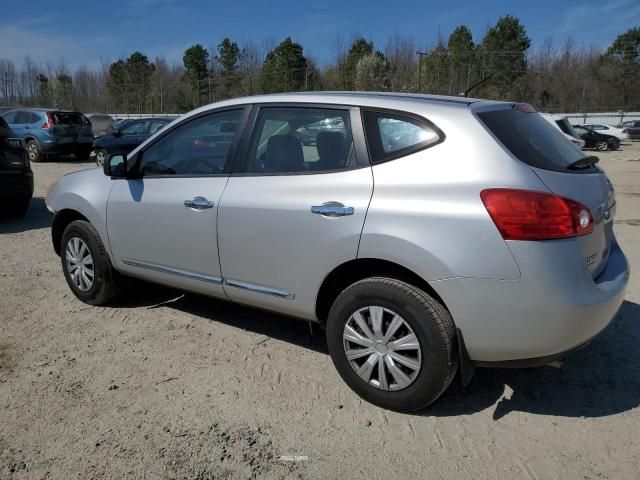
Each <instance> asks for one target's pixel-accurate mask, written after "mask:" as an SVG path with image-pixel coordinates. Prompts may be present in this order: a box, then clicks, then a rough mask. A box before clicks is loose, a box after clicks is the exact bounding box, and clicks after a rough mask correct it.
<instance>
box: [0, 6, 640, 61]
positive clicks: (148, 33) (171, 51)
mask: <svg viewBox="0 0 640 480" xmlns="http://www.w3.org/2000/svg"><path fill="white" fill-rule="evenodd" d="M0 12H1V13H2V14H1V15H0V58H8V59H10V60H13V61H15V62H17V63H20V62H22V61H23V59H24V57H25V55H29V56H31V57H32V58H33V59H34V60H36V61H37V62H39V63H40V62H42V63H44V62H47V61H48V62H51V63H57V62H58V60H59V59H60V58H61V57H63V58H64V59H65V61H66V64H67V65H68V66H69V67H70V68H72V69H73V68H76V67H77V66H79V65H82V64H86V65H88V66H90V67H96V66H98V65H100V63H101V62H111V61H114V60H116V59H118V58H126V57H127V56H128V55H130V54H131V53H132V52H134V51H136V50H139V51H141V52H143V53H145V54H146V55H148V56H149V57H150V58H151V59H153V58H155V57H156V56H164V57H165V58H166V59H167V60H168V61H169V62H181V59H182V54H183V52H184V50H185V49H186V48H188V47H189V46H191V45H193V44H195V43H201V44H202V45H204V46H205V47H215V45H217V44H218V43H219V42H220V40H222V39H223V38H224V37H229V38H231V39H232V40H234V41H237V42H238V43H242V42H245V41H252V42H254V43H255V44H256V45H257V46H258V47H262V48H264V46H265V45H269V44H275V43H277V42H279V41H281V40H283V39H284V38H286V37H287V36H291V37H292V38H293V39H294V40H295V41H297V42H299V43H301V44H302V46H303V47H304V53H305V55H309V56H311V57H312V58H313V59H315V60H316V62H317V63H318V64H319V65H325V64H327V63H331V62H332V61H333V60H334V58H335V52H336V45H337V40H338V38H341V39H342V40H343V42H345V43H349V42H350V40H352V39H353V37H354V35H361V36H363V37H365V38H367V39H369V40H372V41H373V42H374V44H375V47H376V48H378V49H381V50H383V49H384V47H385V45H386V43H387V41H388V39H389V38H390V37H392V36H394V35H396V34H398V35H400V36H412V37H413V38H414V39H415V41H416V43H417V45H418V46H429V45H433V44H434V43H435V42H436V41H437V39H438V35H441V36H442V37H443V38H445V39H446V38H447V37H448V35H449V34H450V33H451V31H452V30H453V29H454V28H455V27H456V26H457V25H460V24H466V25H467V26H468V27H469V28H471V31H472V32H473V35H474V40H476V41H479V40H481V38H482V36H483V34H484V32H486V30H487V28H489V27H490V26H491V25H493V24H494V23H495V22H496V20H497V19H498V18H499V17H501V16H503V15H507V14H511V15H515V16H516V17H518V18H519V19H520V20H521V22H522V23H523V24H524V26H525V27H526V30H527V33H528V35H529V36H530V37H531V39H532V42H533V47H534V48H535V47H536V46H539V45H541V44H543V43H544V42H545V41H546V40H549V39H550V40H552V41H553V42H554V43H555V44H556V45H557V46H559V45H561V44H562V43H563V42H564V40H565V39H566V38H567V37H572V38H573V40H574V41H575V42H576V43H577V44H578V45H584V46H587V47H589V46H595V47H596V48H603V49H604V48H606V47H607V46H608V45H610V44H611V43H612V42H613V40H614V39H615V37H616V36H617V35H618V34H619V33H622V32H624V31H626V30H628V29H629V28H632V27H638V26H640V0H597V1H592V0H577V1H574V0H562V1H558V0H510V1H507V0H503V1H501V2H482V1H480V0H476V1H473V0H457V1H455V2H442V1H438V2H435V1H429V0H421V1H418V0H407V1H402V0H395V1H390V0H386V1H378V0H369V1H362V0H297V1H294V0H272V1H266V0H264V1H258V0H253V1H242V0H240V1H229V0H227V1H218V0H209V1H207V0H125V1H123V0H109V1H103V2H97V1H87V0H84V1H75V0H58V1H53V2H52V1H51V0H46V1H41V0H29V1H17V0H0Z"/></svg>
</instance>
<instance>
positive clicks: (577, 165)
mask: <svg viewBox="0 0 640 480" xmlns="http://www.w3.org/2000/svg"><path fill="white" fill-rule="evenodd" d="M599 161H600V159H599V158H598V157H596V156H595V155H589V156H588V157H582V158H581V159H580V160H576V161H575V162H573V163H570V164H569V165H567V168H568V169H569V170H584V169H585V168H589V167H593V166H594V165H595V164H596V163H598V162H599Z"/></svg>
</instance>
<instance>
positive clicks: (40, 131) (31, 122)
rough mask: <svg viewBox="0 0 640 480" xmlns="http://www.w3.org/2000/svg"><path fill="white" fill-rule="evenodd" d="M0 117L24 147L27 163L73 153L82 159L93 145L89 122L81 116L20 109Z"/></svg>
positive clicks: (43, 110) (34, 109)
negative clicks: (24, 144)
mask: <svg viewBox="0 0 640 480" xmlns="http://www.w3.org/2000/svg"><path fill="white" fill-rule="evenodd" d="M2 117H3V118H4V120H5V121H6V122H7V123H8V124H9V127H11V129H12V130H13V131H14V132H15V133H16V135H17V136H18V137H20V138H22V139H24V141H25V142H26V144H27V153H28V155H29V160H31V161H32V162H40V161H42V160H44V159H45V158H46V157H47V156H52V155H69V154H73V155H75V156H76V157H77V158H78V159H82V160H86V159H87V158H88V157H89V153H90V152H91V147H92V145H93V133H92V131H91V122H90V121H89V119H88V118H87V117H85V116H84V115H83V114H82V113H78V112H71V111H65V110H46V109H40V108H29V109H26V108H20V109H15V110H10V111H9V112H6V113H3V114H2Z"/></svg>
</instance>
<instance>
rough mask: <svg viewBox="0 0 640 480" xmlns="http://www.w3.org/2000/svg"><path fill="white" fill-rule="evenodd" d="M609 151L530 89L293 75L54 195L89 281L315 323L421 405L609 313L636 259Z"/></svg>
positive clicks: (66, 183) (367, 393)
mask: <svg viewBox="0 0 640 480" xmlns="http://www.w3.org/2000/svg"><path fill="white" fill-rule="evenodd" d="M336 120H339V121H340V122H341V123H342V125H343V127H342V128H335V129H333V130H332V131H324V132H320V133H318V135H317V139H316V143H317V145H316V148H315V149H314V148H311V147H309V146H307V147H305V148H303V147H302V145H301V142H300V140H299V139H298V138H297V137H296V136H295V132H296V131H298V130H299V129H300V128H301V127H304V126H309V125H313V124H314V123H316V122H319V121H327V122H331V123H333V124H335V123H336V122H335V121H336ZM338 123H339V122H338ZM596 161H597V158H596V157H593V156H585V155H584V153H583V152H581V151H580V150H579V149H577V148H575V147H574V146H573V145H572V144H570V143H569V142H567V141H566V140H565V137H564V136H563V135H562V134H561V133H560V132H559V131H558V130H557V129H555V128H553V127H552V126H550V125H549V123H547V122H546V121H545V120H544V119H542V118H541V117H540V115H538V114H537V113H535V110H534V109H533V108H531V107H530V106H529V105H525V104H515V103H507V102H488V101H482V100H475V99H470V98H458V97H438V96H427V95H411V96H405V95H400V94H380V93H370V94H369V93H306V94H280V95H267V96H259V97H246V98H241V99H235V100H229V101H225V102H220V103H215V104H212V105H209V106H206V107H203V108H200V109H198V110H195V111H194V112H192V113H190V114H187V115H185V116H183V117H182V118H181V119H179V120H178V121H176V122H175V123H173V124H172V125H170V126H169V127H167V128H166V129H164V130H162V131H160V132H158V133H156V134H155V135H154V136H152V137H151V138H150V139H148V140H147V141H146V142H144V143H143V144H142V145H140V146H139V147H138V148H136V149H135V150H134V151H133V152H131V153H130V154H129V155H113V156H111V157H109V158H108V161H107V162H105V165H104V168H103V169H102V170H101V169H89V170H84V171H79V172H75V173H71V174H68V175H65V176H63V177H62V178H61V179H60V181H59V182H58V183H57V185H55V186H54V187H53V189H52V191H51V192H50V194H49V195H48V197H47V200H46V202H47V205H48V208H49V209H50V210H51V211H52V212H53V213H54V215H55V216H54V219H53V225H52V229H51V234H52V241H53V247H54V249H55V252H56V253H57V254H58V255H60V257H61V264H62V270H63V272H64V276H65V278H66V281H67V283H68V285H69V288H70V289H71V291H72V292H73V293H74V294H75V296H76V297H77V298H79V299H80V300H81V301H83V302H86V303H88V304H91V305H101V304H105V303H108V302H109V301H110V300H111V299H113V298H114V295H115V294H116V291H117V289H118V288H119V287H120V286H121V276H119V275H116V272H119V273H120V274H122V275H125V276H132V277H137V278H141V279H145V280H149V281H152V282H157V283H160V284H165V285H169V286H171V287H175V288H180V289H184V290H187V291H192V292H197V293H201V294H205V295H210V296H212V297H217V298H221V299H226V300H231V301H233V302H238V303H242V304H247V305H252V306H254V307H258V308H263V309H267V310H273V311H277V312H281V313H283V314H286V315H290V316H294V317H298V318H301V319H304V320H307V321H311V322H318V323H321V324H323V325H325V326H326V333H327V342H328V347H329V353H330V355H331V358H332V360H333V363H334V365H335V366H336V368H337V370H338V372H339V373H340V375H341V376H342V378H343V379H344V380H345V381H346V383H347V384H348V385H349V386H350V387H351V388H352V389H353V390H354V391H355V392H357V393H358V394H359V395H361V396H362V397H363V398H365V399H366V400H368V401H370V402H372V403H374V404H376V405H379V406H382V407H385V408H389V409H394V410H399V411H410V410H416V409H420V408H422V407H424V406H426V405H428V404H429V403H431V402H433V401H434V400H435V399H436V398H438V397H439V396H440V394H441V393H442V392H443V391H444V390H445V389H446V388H447V386H448V385H449V384H450V382H451V381H452V379H453V377H454V375H455V374H456V372H457V371H458V370H460V374H461V379H462V381H463V383H465V384H466V383H468V381H469V380H470V378H471V376H472V375H473V371H474V368H475V367H476V366H483V367H489V366H499V367H504V366H518V367H523V366H536V365H545V364H548V363H550V362H552V361H556V360H558V359H561V358H563V357H565V356H566V355H567V354H568V353H569V352H571V351H573V350H575V349H577V348H580V347H582V346H584V345H586V344H587V343H589V342H590V341H591V340H592V339H593V338H594V337H595V336H596V335H598V334H599V333H600V332H601V331H602V330H603V329H604V328H605V327H606V326H607V325H608V324H609V322H610V321H611V320H612V319H613V317H614V315H615V314H616V312H617V311H618V308H619V307H620V305H621V303H622V301H623V298H624V295H625V290H626V287H627V283H628V279H629V267H628V264H627V260H626V258H625V256H624V254H623V252H622V250H621V249H620V246H619V245H618V243H617V241H616V238H615V235H614V233H613V219H614V216H615V196H614V191H613V187H612V186H611V183H610V182H609V180H608V179H607V176H606V175H605V173H604V171H602V170H601V169H599V168H597V167H596V165H595V162H596ZM374 182H375V189H374Z"/></svg>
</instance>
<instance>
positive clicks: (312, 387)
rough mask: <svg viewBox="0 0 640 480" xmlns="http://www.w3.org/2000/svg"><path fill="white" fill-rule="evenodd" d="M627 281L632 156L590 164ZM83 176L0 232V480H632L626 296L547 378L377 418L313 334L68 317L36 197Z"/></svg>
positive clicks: (518, 380) (633, 223)
mask: <svg viewBox="0 0 640 480" xmlns="http://www.w3.org/2000/svg"><path fill="white" fill-rule="evenodd" d="M599 156H600V157H601V165H602V166H603V167H604V168H605V169H606V171H607V172H608V174H609V175H610V177H611V179H612V181H613V183H614V185H615V186H616V190H617V199H618V213H617V217H616V221H615V223H616V225H615V230H616V233H617V235H618V239H619V241H620V243H621V244H622V246H623V249H624V250H625V251H626V253H627V255H628V258H629V260H630V262H631V265H632V268H633V266H638V265H640V143H635V144H626V145H623V146H622V149H621V151H619V152H613V153H611V152H604V153H600V154H599ZM90 166H91V165H90V164H88V163H78V162H73V161H71V162H66V163H45V164H38V165H34V167H33V169H34V172H35V178H36V192H35V197H34V199H33V203H32V207H31V210H30V211H29V213H28V215H27V217H26V218H25V219H23V220H15V219H13V220H11V219H4V220H0V478H1V479H23V478H30V479H31V478H34V479H40V478H52V479H53V478H55V479H68V478H81V479H89V478H131V479H138V478H142V479H146V478H149V479H190V480H191V479H193V480H196V479H198V480H206V479H214V478H215V479H218V478H226V479H249V478H265V479H297V478H303V479H315V478H321V479H334V478H335V479H342V478H370V479H389V478H393V479H396V478H398V479H399V478H424V479H444V478H447V479H448V478H456V479H457V478H468V479H480V478H486V479H497V478H504V479H512V478H525V479H529V480H534V479H535V480H541V479H557V478H562V479H604V478H612V479H640V407H639V405H640V348H639V346H640V305H639V304H640V282H639V281H638V280H637V277H635V276H634V277H633V278H632V282H631V287H630V289H629V292H628V294H627V298H626V301H625V302H624V304H623V306H622V309H621V311H620V313H619V314H618V316H617V318H616V320H615V321H614V322H613V324H612V325H611V326H610V327H609V328H608V329H607V330H606V331H605V332H604V333H603V334H602V335H601V336H600V337H599V338H598V339H597V340H596V341H594V342H593V343H592V344H591V345H590V346H589V347H587V348H585V349H583V350H581V351H579V352H577V353H576V354H574V355H573V356H572V357H570V358H569V359H568V360H567V361H566V362H565V363H564V365H563V366H562V368H560V369H558V368H551V367H545V368H539V369H530V370H479V371H478V372H477V374H476V376H475V378H474V379H473V382H472V383H471V385H469V386H468V387H467V388H465V389H463V388H462V387H460V386H459V382H456V381H455V380H454V384H453V385H452V386H451V388H450V389H449V390H448V392H446V393H445V395H444V396H443V397H442V398H441V399H440V400H439V401H438V402H437V403H436V404H434V405H433V406H432V407H431V408H429V409H427V410H425V411H423V412H420V413H418V414H415V415H403V414H397V413H392V412H388V411H385V410H382V409H379V408H377V407H374V406H372V405H370V404H367V403H366V402H363V401H362V400H360V399H359V398H358V397H357V396H356V395H355V394H354V393H352V392H351V391H350V390H349V389H348V388H347V386H346V385H345V384H344V383H343V382H342V381H341V380H340V378H339V376H338V374H337V373H336V371H335V370H334V368H333V365H332V363H331V360H330V358H329V356H328V354H327V347H326V343H325V340H324V337H323V333H322V331H320V330H318V331H315V332H314V334H313V335H312V334H311V332H310V329H309V325H308V324H306V323H303V322H298V321H296V320H292V319H289V318H284V317H280V316H278V315H274V314H269V313H264V312H261V311H257V310H252V309H249V308H244V307H239V306H235V305H232V304H229V303H225V302H222V301H216V300H212V299H208V298H203V297H199V296H197V295H192V294H183V293H181V292H178V291H172V290H168V289H164V288H160V287H157V286H151V285H138V286H136V288H135V289H134V290H131V291H129V293H128V294H127V295H126V296H124V297H123V298H121V299H120V300H119V301H118V304H117V305H115V306H111V307H108V308H99V307H90V306H88V305H84V304H82V303H80V302H79V301H78V300H76V298H75V297H74V296H73V295H72V294H71V292H70V291H69V289H68V287H67V285H66V283H65V281H64V278H63V276H62V271H61V268H60V260H59V258H58V257H57V256H56V255H55V253H54V252H53V249H52V247H51V241H50V232H49V228H48V227H49V222H50V217H49V213H48V212H47V210H46V208H45V206H44V201H43V196H44V193H45V191H46V188H47V187H48V186H49V185H50V184H51V183H52V182H53V181H55V180H56V179H57V178H58V177H59V176H60V175H62V174H63V173H66V172H69V171H72V170H77V169H80V168H87V167H90Z"/></svg>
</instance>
